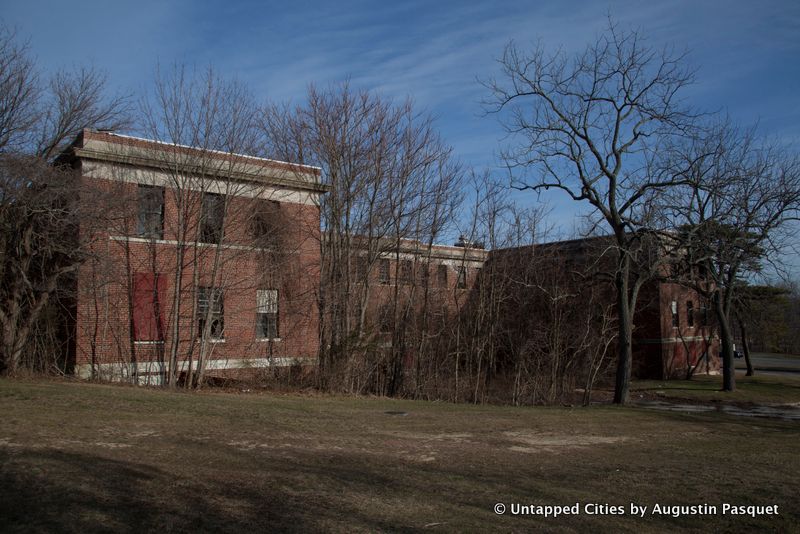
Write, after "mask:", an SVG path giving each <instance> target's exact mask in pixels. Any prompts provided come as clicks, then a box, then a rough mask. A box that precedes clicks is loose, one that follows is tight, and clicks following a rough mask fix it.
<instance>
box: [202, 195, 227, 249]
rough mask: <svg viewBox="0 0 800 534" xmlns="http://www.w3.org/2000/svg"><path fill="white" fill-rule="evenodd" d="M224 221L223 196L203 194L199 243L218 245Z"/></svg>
mask: <svg viewBox="0 0 800 534" xmlns="http://www.w3.org/2000/svg"><path fill="white" fill-rule="evenodd" d="M224 221H225V196H224V195H218V194H216V193H204V194H203V212H202V214H201V216H200V224H201V226H200V241H202V242H203V243H219V242H220V241H221V240H222V226H223V223H224Z"/></svg>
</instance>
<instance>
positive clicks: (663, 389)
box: [631, 373, 800, 405]
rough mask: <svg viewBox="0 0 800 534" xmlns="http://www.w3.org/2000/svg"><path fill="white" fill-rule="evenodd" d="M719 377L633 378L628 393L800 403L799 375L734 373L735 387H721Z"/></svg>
mask: <svg viewBox="0 0 800 534" xmlns="http://www.w3.org/2000/svg"><path fill="white" fill-rule="evenodd" d="M721 387H722V377H720V376H707V375H697V376H695V377H694V378H692V379H691V380H668V381H660V380H636V381H634V382H633V384H632V386H631V396H632V398H633V399H634V400H635V399H637V398H662V399H671V400H675V401H688V402H706V403H731V404H741V405H747V404H768V405H790V404H798V403H800V375H788V374H786V375H769V374H763V373H756V375H755V376H744V374H743V373H737V374H736V391H733V392H724V391H721V390H720V388H721Z"/></svg>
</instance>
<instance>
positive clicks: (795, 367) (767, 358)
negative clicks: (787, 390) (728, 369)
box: [736, 352, 800, 374]
mask: <svg viewBox="0 0 800 534" xmlns="http://www.w3.org/2000/svg"><path fill="white" fill-rule="evenodd" d="M751 358H752V360H753V367H754V368H755V370H756V372H758V371H761V372H764V373H768V374H795V373H800V356H791V355H786V354H769V353H764V352H754V353H753V354H751ZM736 369H737V370H742V371H744V370H745V369H747V367H746V366H745V364H744V358H740V359H738V360H736Z"/></svg>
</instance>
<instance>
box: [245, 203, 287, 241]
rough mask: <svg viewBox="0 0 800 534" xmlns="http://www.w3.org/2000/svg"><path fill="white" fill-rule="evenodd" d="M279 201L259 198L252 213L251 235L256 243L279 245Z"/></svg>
mask: <svg viewBox="0 0 800 534" xmlns="http://www.w3.org/2000/svg"><path fill="white" fill-rule="evenodd" d="M280 209H281V205H280V203H279V202H275V201H274V200H261V201H259V202H258V205H257V207H256V210H255V213H254V214H253V221H252V230H253V237H254V238H255V240H256V241H257V244H258V245H261V246H265V247H271V248H277V247H279V246H280V239H279V238H280V235H281V221H280V213H281V212H280Z"/></svg>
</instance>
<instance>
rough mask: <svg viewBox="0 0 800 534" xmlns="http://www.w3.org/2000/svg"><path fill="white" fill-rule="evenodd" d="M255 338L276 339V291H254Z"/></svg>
mask: <svg viewBox="0 0 800 534" xmlns="http://www.w3.org/2000/svg"><path fill="white" fill-rule="evenodd" d="M256 337H257V338H258V339H276V338H278V337H279V335H278V290H277V289H259V290H258V291H256Z"/></svg>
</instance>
